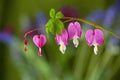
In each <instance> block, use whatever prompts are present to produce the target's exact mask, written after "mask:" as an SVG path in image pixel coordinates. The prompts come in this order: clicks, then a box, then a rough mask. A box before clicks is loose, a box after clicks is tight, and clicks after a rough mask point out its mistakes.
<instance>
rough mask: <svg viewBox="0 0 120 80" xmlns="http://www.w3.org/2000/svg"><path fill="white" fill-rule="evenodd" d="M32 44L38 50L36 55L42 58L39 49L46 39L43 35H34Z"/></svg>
mask: <svg viewBox="0 0 120 80" xmlns="http://www.w3.org/2000/svg"><path fill="white" fill-rule="evenodd" d="M33 42H34V43H35V45H36V46H37V47H38V48H39V51H38V55H39V56H42V51H41V48H42V47H43V46H44V45H45V43H46V37H45V36H44V35H42V34H41V35H34V37H33Z"/></svg>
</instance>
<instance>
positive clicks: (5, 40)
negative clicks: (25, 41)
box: [0, 32, 13, 45]
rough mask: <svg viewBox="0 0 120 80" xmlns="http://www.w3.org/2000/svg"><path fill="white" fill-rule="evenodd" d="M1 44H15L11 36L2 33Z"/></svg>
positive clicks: (0, 34)
mask: <svg viewBox="0 0 120 80" xmlns="http://www.w3.org/2000/svg"><path fill="white" fill-rule="evenodd" d="M0 42H2V43H4V44H6V45H10V44H11V43H12V42H13V37H12V36H11V34H8V33H5V32H0Z"/></svg>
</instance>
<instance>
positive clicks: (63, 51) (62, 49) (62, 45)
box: [59, 44, 66, 54]
mask: <svg viewBox="0 0 120 80" xmlns="http://www.w3.org/2000/svg"><path fill="white" fill-rule="evenodd" d="M59 49H60V51H61V53H62V54H64V53H65V50H66V46H65V45H64V44H61V45H60V48H59Z"/></svg>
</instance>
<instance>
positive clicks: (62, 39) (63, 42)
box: [55, 29, 68, 54]
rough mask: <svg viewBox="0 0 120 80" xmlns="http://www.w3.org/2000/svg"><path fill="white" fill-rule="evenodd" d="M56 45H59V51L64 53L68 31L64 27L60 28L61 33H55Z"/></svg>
mask: <svg viewBox="0 0 120 80" xmlns="http://www.w3.org/2000/svg"><path fill="white" fill-rule="evenodd" d="M55 40H56V42H57V44H58V45H60V48H59V49H60V51H61V52H62V53H63V54H64V53H65V50H66V45H67V44H68V33H67V31H66V30H65V29H63V30H62V34H61V35H58V34H56V38H55Z"/></svg>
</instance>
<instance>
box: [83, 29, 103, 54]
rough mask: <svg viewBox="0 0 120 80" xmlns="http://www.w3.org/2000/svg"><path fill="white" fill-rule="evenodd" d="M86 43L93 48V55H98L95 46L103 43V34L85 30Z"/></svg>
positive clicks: (98, 30)
mask: <svg viewBox="0 0 120 80" xmlns="http://www.w3.org/2000/svg"><path fill="white" fill-rule="evenodd" d="M85 37H86V41H87V44H88V45H89V46H92V45H93V46H94V53H95V54H96V55H97V54H98V48H97V46H100V45H102V44H103V43H104V34H103V32H102V31H101V30H100V29H95V30H91V29H89V30H87V32H86V34H85Z"/></svg>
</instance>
